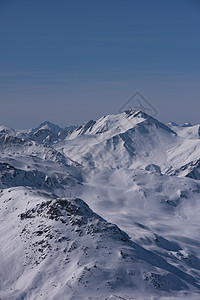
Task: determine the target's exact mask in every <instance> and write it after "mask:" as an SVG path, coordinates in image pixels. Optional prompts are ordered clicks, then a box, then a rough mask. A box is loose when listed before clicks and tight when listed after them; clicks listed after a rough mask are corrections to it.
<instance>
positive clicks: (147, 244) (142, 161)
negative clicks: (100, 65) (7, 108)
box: [0, 110, 200, 300]
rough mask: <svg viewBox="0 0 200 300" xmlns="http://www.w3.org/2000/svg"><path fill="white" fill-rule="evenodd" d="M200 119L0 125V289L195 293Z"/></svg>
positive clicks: (117, 294)
mask: <svg viewBox="0 0 200 300" xmlns="http://www.w3.org/2000/svg"><path fill="white" fill-rule="evenodd" d="M199 143H200V134H199V126H190V125H184V126H178V125H177V124H174V123H170V124H168V125H167V126H166V125H164V124H162V123H160V122H159V121H157V120H155V119H153V118H152V117H150V116H148V115H146V114H144V113H143V112H133V111H131V110H130V111H127V112H124V113H122V114H119V115H108V116H104V117H102V118H100V119H99V120H97V121H90V122H87V123H86V124H84V125H83V126H80V127H69V128H65V129H61V128H59V127H58V126H56V125H53V124H51V123H49V122H45V123H43V124H41V125H40V126H39V127H37V128H35V129H30V130H27V131H19V130H18V131H16V130H13V129H9V128H6V127H3V126H1V127H0V220H1V234H0V262H1V268H0V299H3V300H4V299H7V300H8V299H9V300H10V299H13V300H15V299H45V300H46V299H52V300H53V299H61V300H62V299H67V300H68V299H75V300H76V299H77V300H78V299H83V300H84V299H92V300H93V299H126V300H128V299H142V300H143V299H199V298H200V251H199V249H200V241H199V238H200V236H199V232H200V221H199V220H200V181H199V179H200V177H199V174H200V173H199V171H200V170H199V169H200V163H199V160H200V144H199Z"/></svg>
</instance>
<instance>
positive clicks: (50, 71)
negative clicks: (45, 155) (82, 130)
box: [0, 0, 200, 128]
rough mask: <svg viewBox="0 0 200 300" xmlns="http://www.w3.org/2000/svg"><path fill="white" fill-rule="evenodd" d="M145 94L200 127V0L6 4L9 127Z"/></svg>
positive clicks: (3, 90)
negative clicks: (199, 124)
mask: <svg viewBox="0 0 200 300" xmlns="http://www.w3.org/2000/svg"><path fill="white" fill-rule="evenodd" d="M137 90H138V91H140V92H141V93H142V94H143V95H144V96H145V97H146V98H147V99H148V101H149V102H151V103H152V105H153V106H154V107H155V108H156V109H157V110H158V116H157V118H158V119H160V120H161V121H164V122H167V121H169V120H173V121H176V122H179V123H181V122H185V121H190V122H193V123H200V119H199V112H200V1H199V0H106V1H105V0H101V1H100V0H99V1H97V0H90V1H88V0H84V1H83V0H73V1H72V0H71V1H69V0H57V1H55V0H54V1H53V0H46V1H45V0H40V1H39V0H34V1H27V0H17V1H16V0H0V104H1V106H0V108H1V109H0V124H4V125H6V126H10V127H14V128H29V127H33V126H36V125H38V123H41V122H42V121H44V120H49V121H52V122H54V123H57V124H58V125H60V126H68V125H73V124H81V123H82V122H84V121H87V120H89V119H92V118H93V119H95V118H98V117H100V116H101V115H104V114H108V113H116V112H118V110H119V108H120V107H121V106H122V105H123V103H124V102H126V100H127V99H128V98H129V97H130V96H131V94H132V93H134V92H135V91H137Z"/></svg>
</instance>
